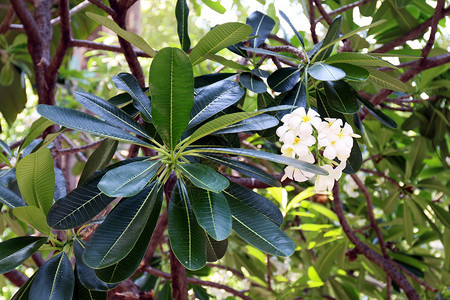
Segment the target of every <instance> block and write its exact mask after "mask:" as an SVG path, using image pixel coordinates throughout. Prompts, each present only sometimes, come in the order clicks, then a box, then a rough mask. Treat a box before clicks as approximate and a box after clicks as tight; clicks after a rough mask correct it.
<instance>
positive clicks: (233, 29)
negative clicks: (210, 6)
mask: <svg viewBox="0 0 450 300" xmlns="http://www.w3.org/2000/svg"><path fill="white" fill-rule="evenodd" d="M252 30H253V29H252V27H251V26H249V25H246V24H242V23H237V22H231V23H225V24H221V25H218V26H216V27H214V29H212V30H211V31H209V32H208V33H207V34H206V35H205V36H204V37H202V38H201V39H200V41H199V42H198V43H197V45H195V47H194V48H193V49H192V50H191V53H190V55H189V57H190V59H191V61H192V65H196V64H198V63H200V62H201V61H203V59H204V58H203V55H205V54H214V53H216V52H218V51H219V50H221V49H223V48H226V47H227V46H230V45H233V44H235V43H237V42H240V41H243V40H245V39H247V38H248V36H249V35H250V34H251V33H252Z"/></svg>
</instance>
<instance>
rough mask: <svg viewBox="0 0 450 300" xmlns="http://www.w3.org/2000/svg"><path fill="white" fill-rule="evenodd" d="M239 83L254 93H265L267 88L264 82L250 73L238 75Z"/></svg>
mask: <svg viewBox="0 0 450 300" xmlns="http://www.w3.org/2000/svg"><path fill="white" fill-rule="evenodd" d="M239 82H240V83H241V84H242V85H243V86H244V87H245V88H247V89H249V90H250V91H252V92H254V93H264V92H266V91H267V86H266V84H265V83H264V81H263V80H262V79H261V78H260V77H258V76H256V75H253V74H252V73H250V72H243V73H241V75H239Z"/></svg>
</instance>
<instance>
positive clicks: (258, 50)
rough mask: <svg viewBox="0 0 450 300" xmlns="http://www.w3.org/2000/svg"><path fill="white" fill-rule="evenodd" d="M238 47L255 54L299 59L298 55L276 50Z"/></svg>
mask: <svg viewBox="0 0 450 300" xmlns="http://www.w3.org/2000/svg"><path fill="white" fill-rule="evenodd" d="M240 49H242V50H245V51H249V52H253V53H256V54H263V55H269V56H275V57H280V58H285V59H291V60H292V59H294V60H297V61H298V60H299V58H298V57H291V56H286V55H283V54H280V53H278V52H274V51H270V50H267V49H261V48H249V47H240Z"/></svg>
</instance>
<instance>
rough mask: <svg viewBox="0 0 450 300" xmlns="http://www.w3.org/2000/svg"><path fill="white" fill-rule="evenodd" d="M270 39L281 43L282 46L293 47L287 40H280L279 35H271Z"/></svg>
mask: <svg viewBox="0 0 450 300" xmlns="http://www.w3.org/2000/svg"><path fill="white" fill-rule="evenodd" d="M269 39H271V40H274V41H277V42H279V43H280V44H283V45H289V46H292V44H291V43H290V42H289V41H287V40H285V39H283V38H280V37H279V36H278V35H275V34H269Z"/></svg>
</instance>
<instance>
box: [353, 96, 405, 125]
mask: <svg viewBox="0 0 450 300" xmlns="http://www.w3.org/2000/svg"><path fill="white" fill-rule="evenodd" d="M357 98H358V101H359V102H361V103H362V105H364V106H365V107H366V108H367V110H368V111H370V113H371V114H372V115H373V116H374V117H375V118H377V119H378V120H379V121H380V122H381V123H383V124H384V125H386V126H389V127H391V128H397V127H398V125H397V123H396V122H395V121H394V120H392V119H391V118H390V117H389V116H387V115H385V114H384V113H383V112H382V111H381V110H378V109H376V108H375V106H373V104H372V103H371V102H370V101H368V100H366V99H364V98H363V97H361V96H359V95H357Z"/></svg>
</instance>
